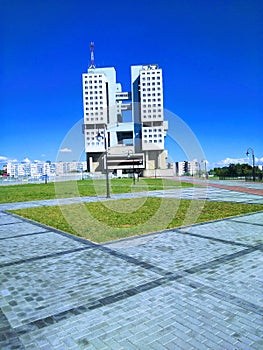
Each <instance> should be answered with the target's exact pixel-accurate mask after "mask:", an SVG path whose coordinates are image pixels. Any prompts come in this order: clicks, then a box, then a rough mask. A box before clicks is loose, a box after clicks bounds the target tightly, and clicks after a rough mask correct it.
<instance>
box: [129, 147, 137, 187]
mask: <svg viewBox="0 0 263 350" xmlns="http://www.w3.org/2000/svg"><path fill="white" fill-rule="evenodd" d="M132 155H133V152H132V151H130V150H129V151H128V158H131V156H132ZM132 172H133V184H134V185H135V173H134V157H132Z"/></svg>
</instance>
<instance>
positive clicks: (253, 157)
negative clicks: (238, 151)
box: [246, 147, 256, 181]
mask: <svg viewBox="0 0 263 350" xmlns="http://www.w3.org/2000/svg"><path fill="white" fill-rule="evenodd" d="M249 151H250V152H249ZM250 153H251V155H252V177H253V181H256V176H255V154H254V150H253V148H251V147H249V148H248V149H247V153H246V155H247V157H248V156H249V154H250Z"/></svg>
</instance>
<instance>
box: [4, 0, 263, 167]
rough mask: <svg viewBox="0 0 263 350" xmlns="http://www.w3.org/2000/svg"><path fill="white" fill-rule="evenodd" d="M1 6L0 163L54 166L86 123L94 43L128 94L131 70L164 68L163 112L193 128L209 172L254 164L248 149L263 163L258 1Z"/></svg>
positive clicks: (98, 57) (16, 0)
mask: <svg viewBox="0 0 263 350" xmlns="http://www.w3.org/2000/svg"><path fill="white" fill-rule="evenodd" d="M0 3H1V11H0V36H1V40H0V53H1V60H0V62H1V63H0V77H1V78H0V115H1V139H0V162H1V161H2V162H6V161H7V160H8V159H17V160H19V161H20V160H23V159H24V158H29V159H31V160H36V159H37V160H55V159H56V156H57V152H58V150H59V148H60V144H61V142H62V140H63V138H64V137H65V135H66V134H67V132H68V131H69V130H70V128H71V127H72V126H73V125H74V124H75V123H76V122H78V121H79V120H80V119H81V118H82V86H81V74H82V73H84V72H85V71H86V70H87V68H88V66H89V62H90V59H89V42H90V41H94V42H95V63H96V66H97V67H103V66H114V67H115V68H116V70H117V80H118V81H119V82H121V83H122V85H123V89H124V90H126V91H127V90H130V66H131V65H134V64H146V63H158V64H159V66H160V67H161V68H162V69H163V77H164V107H165V108H166V109H168V110H169V111H171V112H173V113H174V114H176V115H178V116H179V117H180V118H181V119H182V120H183V121H184V122H185V123H186V124H187V125H188V126H189V127H190V128H191V129H192V131H193V133H194V134H195V136H196V137H197V139H198V140H199V142H200V144H201V146H202V148H203V150H204V153H205V156H206V159H207V160H208V162H209V166H210V167H213V166H217V165H224V164H225V163H226V164H229V163H230V162H234V161H241V162H242V161H248V159H247V158H246V155H245V153H246V150H247V148H248V147H252V148H253V149H254V152H255V156H256V159H257V160H259V162H260V163H261V164H262V163H263V137H262V129H263V128H262V116H263V96H262V95H263V87H262V76H263V46H262V42H263V23H262V21H263V2H262V1H261V0H251V1H247V0H238V1H234V0H229V1H226V0H225V1H222V0H220V1H219V0H213V1H211V0H187V1H185V0H174V1H171V0H162V1H160V0H156V1H154V0H152V1H149V0H144V1H139V0H133V1H126V2H125V1H118V0H115V1H114V0H112V1H106V0H105V1H104V0H102V1H99V0H98V1H96V2H95V1H89V0H56V1H54V0H45V1H36V0H12V1H10V0H0ZM174 132H175V131H174ZM168 147H170V149H169V151H170V153H171V154H172V157H173V160H174V161H182V160H184V155H183V154H182V152H181V151H180V150H178V149H176V148H175V147H174V145H171V144H170V145H169V144H168Z"/></svg>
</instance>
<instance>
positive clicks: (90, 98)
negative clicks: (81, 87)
mask: <svg viewBox="0 0 263 350" xmlns="http://www.w3.org/2000/svg"><path fill="white" fill-rule="evenodd" d="M98 99H100V100H102V99H103V96H94V100H98ZM85 100H86V101H87V100H93V96H89V97H87V96H85Z"/></svg>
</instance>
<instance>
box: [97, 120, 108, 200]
mask: <svg viewBox="0 0 263 350" xmlns="http://www.w3.org/2000/svg"><path fill="white" fill-rule="evenodd" d="M107 136H108V135H107V128H106V125H104V136H102V135H101V133H100V132H98V135H97V140H98V141H101V140H102V139H103V138H104V147H105V163H106V164H105V163H104V168H105V173H106V197H107V198H110V184H109V169H108V137H107Z"/></svg>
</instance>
